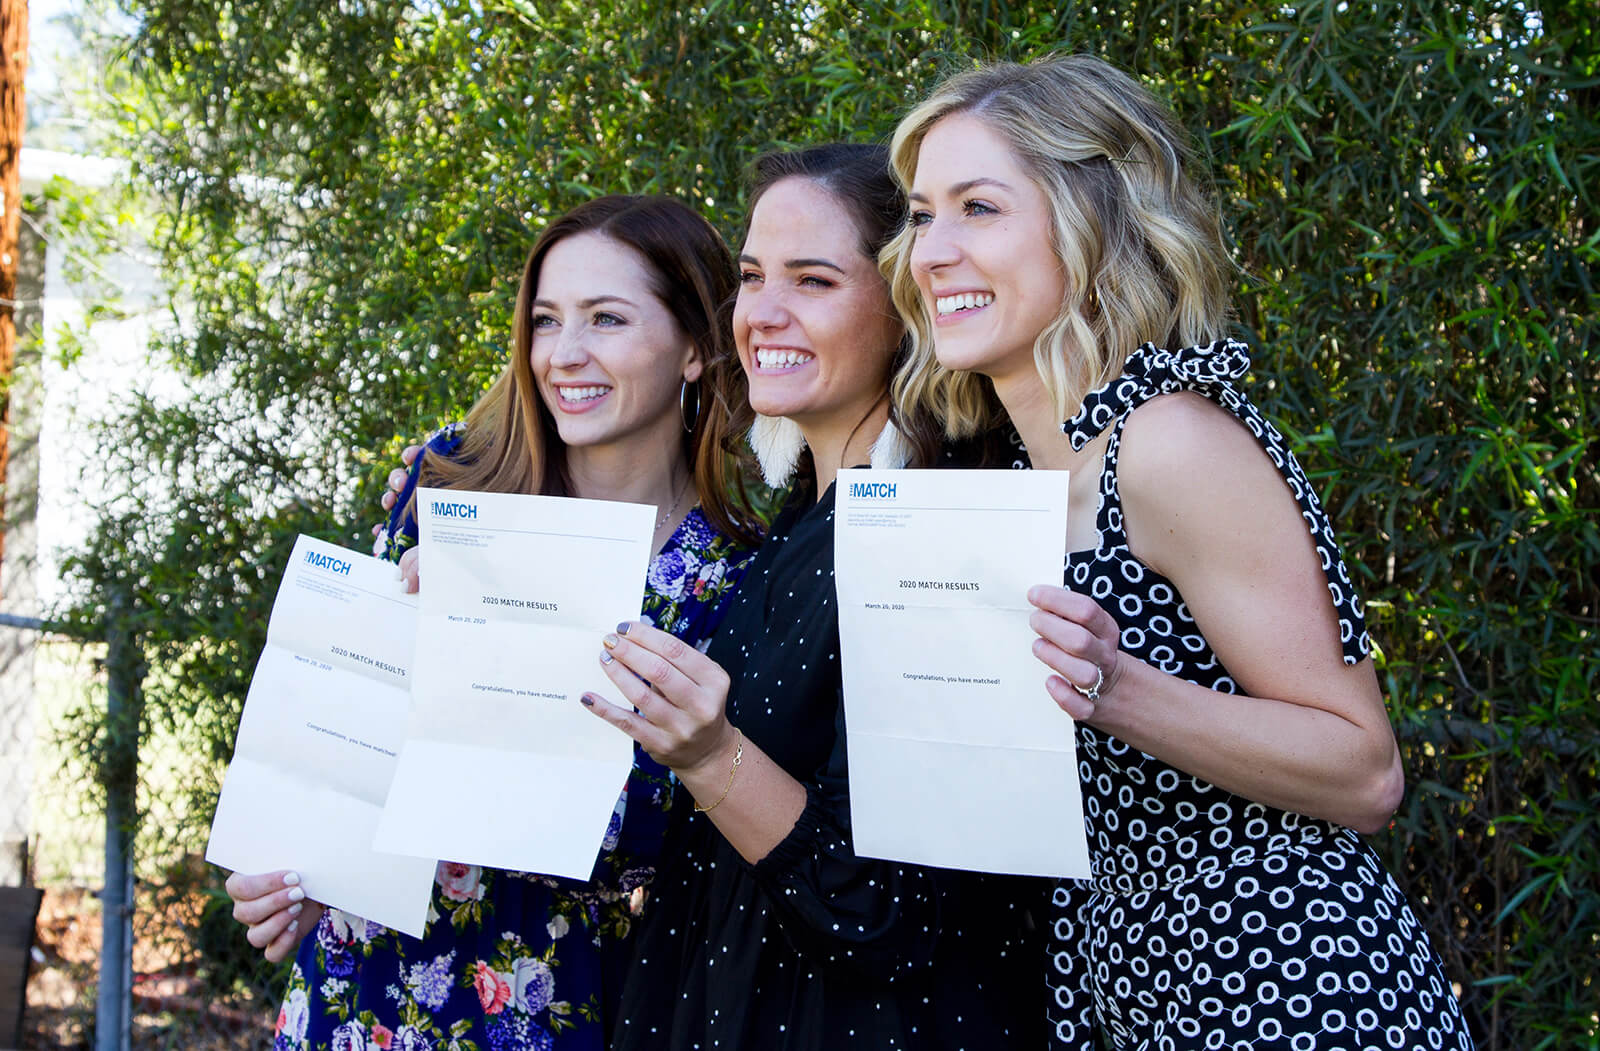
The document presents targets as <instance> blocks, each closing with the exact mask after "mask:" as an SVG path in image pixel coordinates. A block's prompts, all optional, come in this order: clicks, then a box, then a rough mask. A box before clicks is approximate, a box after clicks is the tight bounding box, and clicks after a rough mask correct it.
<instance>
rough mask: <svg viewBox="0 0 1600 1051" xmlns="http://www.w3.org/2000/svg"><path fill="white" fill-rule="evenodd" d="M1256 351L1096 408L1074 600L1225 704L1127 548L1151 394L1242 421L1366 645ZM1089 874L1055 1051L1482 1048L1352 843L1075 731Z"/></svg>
mask: <svg viewBox="0 0 1600 1051" xmlns="http://www.w3.org/2000/svg"><path fill="white" fill-rule="evenodd" d="M1248 368H1249V356H1248V353H1247V351H1246V348H1245V347H1244V346H1243V345H1242V344H1239V343H1234V342H1231V341H1223V342H1219V343H1216V344H1213V345H1211V346H1209V347H1198V348H1190V349H1188V350H1182V351H1176V352H1169V351H1165V350H1158V349H1157V348H1155V347H1154V346H1149V345H1146V346H1145V347H1142V348H1140V349H1139V351H1138V352H1136V353H1135V354H1134V355H1133V357H1132V358H1131V359H1130V360H1129V362H1128V365H1127V367H1126V369H1125V371H1124V373H1123V375H1122V376H1121V377H1120V378H1119V379H1117V380H1115V381H1114V382H1112V383H1111V384H1109V385H1107V386H1105V387H1102V388H1100V389H1099V390H1097V391H1095V392H1094V393H1093V394H1091V395H1090V397H1089V398H1087V399H1086V400H1085V403H1084V408H1083V410H1082V411H1081V412H1080V413H1079V415H1078V416H1077V417H1075V418H1074V419H1073V420H1071V421H1069V422H1068V424H1067V425H1066V431H1067V433H1068V435H1069V436H1070V437H1071V439H1072V441H1073V444H1074V447H1075V448H1082V447H1083V446H1084V445H1085V444H1087V443H1088V442H1089V441H1091V440H1092V439H1094V438H1095V437H1096V436H1098V435H1099V434H1101V433H1102V432H1104V431H1105V430H1106V429H1107V428H1108V427H1109V428H1111V435H1110V438H1109V439H1108V444H1107V446H1106V452H1105V462H1104V467H1103V469H1102V474H1101V483H1100V504H1099V509H1098V512H1097V523H1096V524H1097V526H1098V528H1099V533H1100V540H1099V545H1098V548H1097V550H1095V551H1093V552H1080V553H1077V554H1074V555H1072V556H1069V558H1068V565H1067V571H1066V580H1067V584H1068V586H1069V587H1071V588H1073V589H1074V590H1076V591H1079V592H1082V593H1086V594H1089V595H1091V596H1093V597H1094V598H1095V599H1097V600H1098V601H1099V602H1100V604H1101V605H1102V606H1103V607H1104V608H1105V609H1106V611H1107V612H1109V613H1111V614H1112V615H1113V616H1114V617H1115V618H1116V619H1117V622H1118V624H1119V626H1120V628H1121V646H1122V649H1123V650H1124V651H1126V652H1127V653H1129V654H1132V655H1133V656H1135V657H1138V658H1140V659H1142V660H1144V661H1146V662H1148V663H1150V664H1151V665H1153V666H1155V667H1157V668H1160V669H1161V670H1163V671H1165V672H1167V673H1169V674H1171V675H1176V676H1178V677H1180V678H1183V679H1186V680H1188V681H1190V682H1194V683H1199V684H1200V685H1202V686H1206V687H1209V688H1211V689H1213V690H1218V691H1221V692H1224V693H1236V692H1239V687H1238V686H1237V684H1236V683H1235V682H1234V681H1233V679H1232V678H1231V677H1230V676H1229V675H1228V671H1227V669H1226V668H1224V667H1223V666H1222V664H1221V662H1220V661H1219V660H1218V659H1217V656H1216V654H1214V653H1213V652H1212V650H1211V647H1210V645H1209V644H1208V643H1207V642H1206V640H1205V638H1204V637H1203V636H1202V635H1201V634H1200V631H1199V629H1198V627H1197V626H1196V624H1195V620H1194V617H1193V616H1192V615H1191V613H1190V611H1189V609H1188V607H1187V606H1186V605H1185V604H1184V601H1183V596H1181V595H1180V594H1178V591H1177V589H1176V588H1175V587H1174V586H1173V584H1172V583H1171V581H1169V580H1167V579H1165V578H1163V577H1162V576H1161V575H1160V574H1158V573H1156V572H1155V571H1153V570H1152V569H1151V568H1150V567H1149V566H1146V565H1145V564H1143V563H1142V562H1140V561H1139V560H1138V559H1137V558H1135V557H1134V555H1133V554H1132V553H1131V552H1130V551H1129V550H1128V539H1127V534H1126V532H1125V530H1124V523H1123V521H1122V505H1121V498H1120V495H1119V493H1118V489H1117V453H1118V450H1119V448H1120V446H1121V439H1122V428H1123V425H1124V424H1125V423H1126V422H1127V419H1128V415H1129V414H1130V413H1131V412H1133V411H1134V410H1135V409H1136V408H1137V407H1138V406H1139V405H1141V404H1143V403H1144V402H1145V401H1148V400H1149V399H1151V398H1153V397H1156V396H1158V395H1161V394H1166V393H1170V392H1173V391H1179V390H1188V391H1196V392H1198V393H1200V394H1203V395H1205V396H1206V397H1208V398H1210V399H1212V400H1213V401H1215V402H1216V403H1217V404H1219V405H1221V406H1223V407H1224V408H1226V409H1227V410H1228V411H1229V412H1231V413H1233V414H1234V415H1235V416H1236V417H1238V418H1239V419H1240V420H1241V421H1242V422H1243V423H1244V424H1245V426H1246V427H1248V428H1249V430H1250V431H1251V433H1252V434H1254V435H1255V437H1256V439H1257V441H1258V442H1259V444H1260V445H1261V447H1262V449H1263V450H1264V451H1265V452H1266V454H1267V455H1268V457H1270V458H1271V460H1272V462H1273V463H1274V464H1275V465H1276V466H1277V467H1278V469H1279V471H1280V473H1282V475H1283V476H1284V480H1285V482H1286V483H1287V484H1288V485H1289V487H1290V489H1291V490H1292V491H1293V493H1294V496H1295V499H1296V501H1297V502H1298V503H1299V505H1300V509H1301V512H1302V516H1303V517H1304V519H1305V521H1306V524H1307V527H1308V528H1309V530H1310V532H1311V535H1312V539H1313V541H1314V542H1315V544H1316V548H1317V551H1318V554H1319V556H1320V557H1321V559H1322V566H1323V570H1324V572H1325V575H1326V577H1327V580H1328V587H1329V592H1330V596H1331V597H1332V599H1333V602H1334V604H1335V607H1336V608H1337V611H1338V615H1339V622H1340V632H1341V635H1342V641H1343V644H1344V657H1345V660H1346V662H1347V663H1355V662H1356V661H1358V660H1359V659H1361V658H1362V657H1364V656H1365V655H1366V654H1367V652H1368V649H1369V645H1370V644H1369V641H1368V638H1367V635H1366V632H1365V630H1364V624H1363V618H1362V610H1361V606H1360V602H1359V600H1358V599H1357V598H1356V596H1355V593H1354V590H1353V588H1352V587H1351V582H1350V576H1349V573H1348V571H1347V570H1346V568H1345V565H1344V562H1343V559H1342V558H1341V557H1340V555H1339V551H1338V548H1337V546H1336V544H1335V542H1334V538H1333V530H1332V526H1331V524H1330V523H1329V521H1328V518H1327V516H1326V514H1324V512H1323V510H1322V508H1321V506H1320V504H1319V503H1318V501H1317V498H1316V496H1315V494H1314V492H1313V491H1312V489H1311V486H1310V485H1309V484H1308V482H1307V481H1306V478H1305V475H1304V474H1303V473H1302V472H1301V470H1300V467H1299V465H1298V464H1297V463H1295V461H1294V457H1293V456H1292V455H1290V453H1289V450H1288V448H1287V445H1286V443H1285V442H1284V441H1283V438H1282V436H1281V435H1280V434H1279V433H1278V432H1277V430H1276V429H1275V428H1273V427H1272V425H1271V424H1270V423H1268V422H1267V421H1266V420H1265V419H1264V418H1263V417H1262V416H1261V415H1260V414H1259V413H1258V412H1257V411H1256V409H1255V408H1254V407H1253V406H1252V405H1251V404H1250V403H1249V401H1248V400H1246V398H1245V396H1244V394H1243V393H1242V392H1241V391H1240V390H1239V389H1238V388H1236V387H1235V386H1234V383H1235V381H1237V380H1238V379H1239V378H1241V377H1242V376H1243V375H1244V373H1245V371H1246V370H1247V369H1248ZM1077 741H1078V759H1079V771H1080V776H1081V778H1082V782H1083V787H1084V822H1085V824H1086V825H1087V827H1088V834H1089V849H1090V854H1091V864H1092V870H1093V872H1094V876H1093V878H1092V879H1090V880H1088V881H1063V882H1062V883H1061V884H1060V886H1058V887H1057V889H1056V891H1055V895H1054V910H1053V923H1052V930H1051V938H1050V965H1049V969H1048V973H1049V974H1050V976H1051V985H1052V1002H1051V1005H1050V1020H1051V1023H1052V1026H1053V1046H1055V1047H1070V1048H1091V1047H1096V1046H1103V1047H1114V1048H1119V1049H1122V1048H1128V1049H1132V1048H1139V1049H1149V1051H1157V1049H1178V1048H1182V1049H1188V1048H1230V1049H1232V1048H1251V1049H1254V1051H1267V1049H1279V1048H1293V1049H1305V1051H1309V1049H1313V1048H1358V1047H1359V1048H1454V1049H1461V1048H1470V1047H1471V1038H1470V1036H1469V1035H1468V1033H1467V1031H1466V1027H1465V1025H1464V1023H1463V1020H1462V1017H1461V1012H1460V1008H1459V1006H1458V1004H1457V1002H1456V1000H1455V997H1454V995H1453V994H1452V992H1451V989H1450V986H1449V984H1448V983H1447V982H1446V981H1445V978H1444V975H1443V972H1442V968H1441V966H1440V963H1439V959H1438V957H1437V956H1436V955H1435V954H1434V952H1433V950H1432V948H1431V947H1430V946H1429V944H1428V939H1427V935H1426V933H1425V932H1424V931H1423V929H1422V928H1421V926H1420V925H1419V924H1418V922H1417V919H1416V916H1415V915H1414V914H1413V913H1412V911H1411V908H1410V906H1408V905H1407V904H1406V901H1405V898H1404V896H1403V895H1402V894H1401V893H1400V891H1399V889H1398V888H1397V887H1396V886H1395V883H1394V881H1393V879H1392V878H1391V877H1390V876H1389V874H1388V872H1386V871H1385V870H1384V868H1383V866H1382V864H1381V863H1380V862H1379V861H1378V859H1377V857H1376V856H1375V855H1374V854H1373V852H1372V850H1371V848H1370V847H1368V846H1367V845H1366V844H1365V843H1364V842H1363V841H1362V840H1361V839H1360V837H1358V836H1357V835H1356V834H1355V833H1354V832H1352V831H1350V830H1349V829H1347V828H1342V827H1339V826H1337V825H1333V824H1330V823H1328V822H1326V821H1321V820H1317V819H1315V818H1310V817H1306V816H1304V815H1300V814H1294V813H1289V812H1287V811H1282V810H1277V809H1274V808H1272V807H1269V806H1263V805H1262V804H1260V803H1255V802H1252V801H1250V800H1248V799H1244V798H1242V797H1239V796H1236V795H1232V794H1230V793H1228V792H1226V791H1224V790H1222V789H1220V788H1218V787H1216V786H1215V785H1212V784H1209V783H1207V782H1205V781H1202V780H1200V779H1199V778H1197V777H1194V776H1192V775H1190V774H1187V773H1184V772H1183V771H1181V770H1178V769H1175V768H1173V767H1171V766H1169V765H1167V764H1166V763H1164V762H1162V761H1161V760H1159V759H1156V758H1154V757H1153V756H1150V755H1147V754H1145V753H1143V752H1141V751H1139V750H1138V749H1136V748H1133V747H1130V746H1129V745H1127V744H1125V743H1124V742H1122V741H1120V740H1118V739H1117V738H1115V737H1112V736H1109V735H1107V734H1104V733H1101V732H1099V731H1097V730H1095V729H1093V728H1092V727H1088V726H1084V725H1082V724H1079V726H1078V727H1077Z"/></svg>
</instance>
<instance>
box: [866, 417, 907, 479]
mask: <svg viewBox="0 0 1600 1051" xmlns="http://www.w3.org/2000/svg"><path fill="white" fill-rule="evenodd" d="M867 462H868V463H870V464H871V465H872V466H873V467H874V468H876V469H877V470H880V471H895V470H899V469H900V468H902V467H904V466H905V465H906V464H908V463H910V462H911V443H910V442H908V441H907V440H906V436H905V435H904V434H901V433H900V428H898V427H896V426H895V425H894V422H893V421H892V420H891V421H888V422H886V423H884V425H883V430H882V431H881V432H879V434H878V439H877V441H875V442H873V443H872V450H871V451H870V452H869V453H868V454H867Z"/></svg>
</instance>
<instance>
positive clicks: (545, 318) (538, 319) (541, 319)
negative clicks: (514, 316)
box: [533, 314, 556, 332]
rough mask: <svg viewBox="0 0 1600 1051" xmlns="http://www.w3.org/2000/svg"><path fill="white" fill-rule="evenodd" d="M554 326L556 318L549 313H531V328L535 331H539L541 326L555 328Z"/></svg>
mask: <svg viewBox="0 0 1600 1051" xmlns="http://www.w3.org/2000/svg"><path fill="white" fill-rule="evenodd" d="M555 326H556V319H555V318H553V317H551V316H550V315H549V314H535V315H533V330H534V331H535V332H537V331H539V330H540V329H542V328H555Z"/></svg>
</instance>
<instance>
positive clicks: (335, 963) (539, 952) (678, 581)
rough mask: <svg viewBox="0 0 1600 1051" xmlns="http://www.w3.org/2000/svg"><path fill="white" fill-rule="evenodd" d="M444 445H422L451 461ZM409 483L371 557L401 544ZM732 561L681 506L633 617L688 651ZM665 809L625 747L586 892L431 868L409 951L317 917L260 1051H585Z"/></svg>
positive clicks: (727, 549)
mask: <svg viewBox="0 0 1600 1051" xmlns="http://www.w3.org/2000/svg"><path fill="white" fill-rule="evenodd" d="M460 434H461V432H460V429H459V427H454V428H447V429H446V430H444V431H441V432H440V433H439V434H437V435H435V436H434V437H433V439H432V440H431V441H430V442H429V448H430V449H431V450H432V451H434V452H437V453H439V454H442V455H445V456H449V455H452V454H453V453H454V452H455V450H456V449H457V448H458V446H459V445H460ZM420 462H421V458H420V457H419V458H418V463H419V464H420ZM417 472H418V468H417V467H415V466H414V467H413V468H412V471H411V476H410V478H409V479H408V480H407V482H406V487H405V489H404V491H402V492H401V494H400V498H399V500H398V501H397V502H396V504H395V509H396V510H395V513H394V514H393V515H392V516H391V517H390V520H389V523H388V527H387V528H386V529H385V530H384V531H383V532H382V533H380V535H379V540H378V545H377V553H378V554H379V555H381V556H385V557H388V558H391V559H398V558H399V557H400V554H401V552H403V551H404V550H405V549H406V548H408V547H410V546H412V545H413V544H415V543H416V537H417V525H416V522H415V520H414V519H413V518H412V517H411V516H410V515H407V514H405V513H404V509H405V508H406V507H407V506H408V505H409V504H410V503H411V493H412V491H413V490H414V489H415V487H416V484H417ZM748 554H749V552H748V551H745V550H743V549H741V548H740V547H739V546H738V544H737V543H736V542H734V541H733V540H731V539H729V538H728V537H726V536H724V535H722V534H721V533H719V532H717V531H716V530H715V529H714V528H713V527H712V526H711V524H710V523H709V522H708V521H707V520H706V518H705V517H704V516H703V515H702V514H701V513H700V509H699V508H694V509H693V510H691V511H690V512H689V514H688V515H686V516H685V517H684V520H683V522H682V524H680V525H679V526H678V528H677V530H676V531H675V532H674V533H673V535H672V537H671V539H669V540H668V541H667V543H666V545H665V546H664V547H663V548H662V550H661V551H660V552H659V553H658V554H657V555H656V556H655V558H654V559H653V560H652V561H651V563H650V569H649V575H648V578H647V581H646V588H645V595H644V604H643V616H642V618H641V619H643V620H644V621H646V622H647V623H651V624H654V625H656V626H658V627H660V628H662V629H664V630H667V631H671V632H672V633H673V634H675V635H677V636H678V637H680V638H682V639H683V640H684V641H686V642H689V643H692V644H694V645H696V646H699V647H700V648H702V649H703V648H704V647H705V645H706V644H707V643H708V642H709V641H710V638H711V634H712V632H713V631H714V630H715V629H716V626H717V624H718V623H719V622H720V621H721V620H722V616H723V614H724V612H726V609H727V606H728V602H727V601H726V600H727V599H729V598H730V597H731V596H732V594H733V592H734V588H735V587H736V585H737V583H738V580H739V577H740V576H741V575H742V573H743V571H744V566H745V561H746V559H747V556H748ZM671 804H672V776H671V774H670V773H669V772H668V770H667V769H666V768H665V767H663V766H661V765H660V764H658V763H656V762H655V761H654V760H652V759H651V758H650V757H649V756H648V755H646V754H645V753H644V751H643V750H642V749H639V748H638V747H637V746H636V747H635V749H634V767H633V770H632V772H631V773H630V775H629V777H628V781H627V784H626V785H625V786H624V787H623V791H622V795H621V797H620V798H619V799H618V800H617V808H616V812H615V813H614V814H613V815H612V818H611V826H610V828H609V829H607V831H606V836H605V841H604V843H603V845H602V851H603V852H602V853H601V855H600V857H599V859H598V861H597V862H596V864H595V869H594V873H593V875H592V876H591V878H590V880H589V882H587V883H582V882H578V881H576V880H568V879H558V878H554V877H549V876H539V875H533V874H530V873H523V872H506V871H501V870H498V869H486V868H481V867H479V866H477V865H463V864H457V863H454V862H444V861H441V862H440V863H439V867H438V871H437V872H436V873H435V876H434V888H433V900H432V903H431V906H430V908H429V912H428V923H427V927H426V929H425V931H424V933H423V936H422V938H421V939H420V940H419V939H417V938H413V937H411V936H409V935H406V934H401V933H399V932H397V931H392V930H389V929H388V928H385V927H380V926H378V925H377V924H375V923H369V922H367V921H366V920H364V919H362V918H361V917H359V916H354V915H351V914H349V913H345V912H341V911H339V910H337V909H329V910H327V911H326V912H325V913H324V914H323V917H322V920H321V922H320V923H319V924H318V925H317V928H316V931H315V933H314V934H312V935H311V936H309V937H307V938H306V939H305V940H304V941H302V942H301V944H300V951H299V954H298V955H297V957H296V959H295V962H294V966H293V969H292V970H291V972H290V977H289V988H288V992H287V995H286V996H285V998H284V1002H283V1006H282V1008H281V1009H280V1010H279V1012H278V1021H277V1026H276V1029H275V1031H274V1043H273V1047H274V1049H275V1051H290V1049H293V1051H310V1049H312V1048H317V1049H321V1048H332V1049H334V1051H370V1049H378V1048H381V1049H386V1051H512V1049H517V1051H521V1049H537V1051H600V1049H601V1048H603V1047H604V1046H605V1043H606V1033H607V1031H608V1030H609V1028H610V1022H611V1019H612V1017H613V1016H614V1008H615V1004H616V1000H617V994H618V992H619V990H620V987H621V981H620V975H621V973H622V971H623V969H624V967H625V966H626V964H627V962H628V957H629V956H630V955H631V953H632V945H631V940H630V937H629V935H630V933H631V930H632V927H633V921H634V916H635V913H636V911H637V910H636V906H637V903H638V901H639V899H640V898H641V897H642V894H641V893H640V888H642V887H643V886H644V885H645V884H646V883H648V882H649V880H650V878H651V875H652V873H653V872H654V867H655V863H656V859H657V856H658V854H659V852H660V847H661V839H662V834H663V831H664V829H665V827H666V819H667V811H668V809H669V808H670V806H671ZM508 817H510V818H512V819H514V814H513V815H508Z"/></svg>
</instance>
